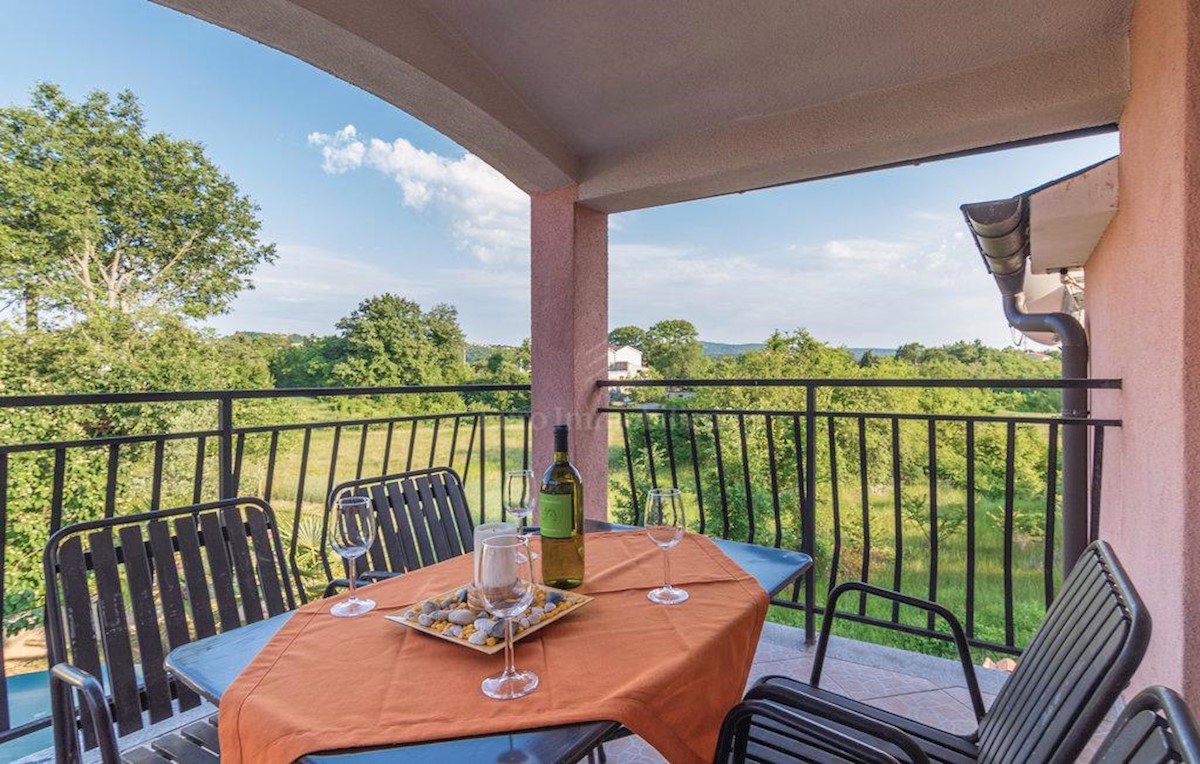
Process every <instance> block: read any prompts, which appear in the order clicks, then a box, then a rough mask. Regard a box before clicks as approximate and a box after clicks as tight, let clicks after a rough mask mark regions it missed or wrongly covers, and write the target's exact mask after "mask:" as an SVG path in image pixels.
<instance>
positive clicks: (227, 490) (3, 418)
mask: <svg viewBox="0 0 1200 764" xmlns="http://www.w3.org/2000/svg"><path fill="white" fill-rule="evenodd" d="M598 384H600V385H601V386H609V387H633V386H647V385H648V386H660V387H671V388H676V389H696V388H699V387H703V386H722V387H728V388H732V389H745V388H754V387H763V386H783V387H792V388H795V389H796V390H799V391H803V399H804V401H805V403H806V404H807V405H805V406H800V407H796V408H794V409H793V408H787V409H772V408H766V407H764V408H750V407H745V408H724V407H720V408H688V407H687V400H686V398H684V399H676V400H673V401H670V402H668V403H667V404H666V405H665V406H664V407H658V408H647V407H636V408H630V407H626V408H615V407H614V408H605V409H602V411H603V412H607V413H608V416H609V417H610V418H611V419H612V420H613V425H614V426H613V427H611V428H610V444H611V445H610V470H609V471H610V474H609V476H608V480H609V486H610V491H609V493H610V501H609V505H610V516H611V517H612V518H613V519H615V520H629V521H637V520H638V519H640V512H641V502H642V500H641V496H642V495H643V493H644V491H645V490H646V489H647V488H648V487H649V486H650V485H651V484H659V485H665V484H667V483H668V482H669V483H670V484H672V485H677V486H679V487H681V488H683V489H684V490H685V491H686V492H688V493H689V494H690V495H691V498H690V499H689V501H690V502H692V503H693V510H694V512H693V517H694V521H693V526H694V527H695V529H696V530H698V531H701V532H704V533H709V534H712V535H720V536H724V537H726V538H734V539H737V540H745V541H750V542H751V543H758V544H766V545H771V546H782V547H788V548H794V549H800V550H803V551H806V552H808V553H810V554H812V555H813V556H814V559H816V561H817V573H816V575H814V576H809V577H808V578H807V580H806V581H805V582H804V583H803V584H798V585H797V587H796V588H794V589H793V590H792V591H791V592H790V593H789V594H788V595H787V596H783V597H781V598H779V599H777V600H776V601H775V604H776V605H779V606H782V607H783V608H785V609H786V610H787V611H796V612H797V613H798V614H799V616H800V617H801V618H803V619H804V620H806V622H807V624H808V625H809V626H810V627H811V624H812V620H813V617H814V615H815V614H817V613H820V612H822V611H821V603H822V602H823V599H824V593H825V591H826V590H827V587H829V586H832V585H833V583H834V582H835V581H838V580H844V579H846V578H859V577H862V578H867V579H870V580H872V581H876V582H880V583H884V584H886V585H892V586H895V587H896V588H900V589H903V590H905V591H909V592H913V593H917V594H920V595H922V596H932V597H933V598H935V599H938V600H939V601H941V602H943V603H944V604H947V605H948V606H949V607H951V608H952V609H955V610H957V611H958V612H959V613H961V614H963V615H964V617H965V620H966V623H967V624H968V627H967V628H968V630H969V634H970V635H971V639H972V641H973V643H974V644H975V645H977V646H980V647H983V648H986V649H994V650H997V651H1002V652H1003V651H1007V652H1018V651H1019V648H1020V646H1021V645H1023V644H1024V640H1025V639H1027V638H1028V633H1029V630H1030V629H1031V628H1032V627H1028V628H1026V626H1025V624H1027V623H1029V622H1030V621H1031V620H1032V622H1033V623H1035V624H1036V622H1037V620H1038V619H1039V617H1040V614H1041V612H1042V611H1043V610H1044V607H1045V605H1046V604H1047V603H1048V602H1049V601H1050V599H1051V598H1052V597H1053V594H1054V588H1055V586H1056V585H1057V583H1058V580H1059V573H1058V571H1059V569H1060V567H1061V566H1060V564H1059V562H1060V559H1059V558H1060V556H1061V551H1060V550H1061V530H1060V528H1061V520H1062V518H1061V516H1060V513H1059V511H1058V505H1059V502H1060V500H1061V493H1062V492H1061V488H1060V479H1059V472H1060V468H1059V465H1060V464H1061V459H1060V458H1059V456H1058V454H1059V451H1060V450H1061V448H1060V441H1061V437H1060V434H1061V433H1062V432H1063V429H1064V428H1066V427H1086V428H1088V430H1089V431H1090V432H1091V433H1092V434H1093V435H1092V461H1091V464H1092V470H1093V475H1092V477H1093V481H1092V485H1093V486H1094V487H1093V488H1092V492H1091V495H1090V497H1089V501H1090V506H1091V508H1092V510H1091V517H1090V519H1089V521H1088V522H1089V527H1090V532H1091V533H1093V534H1094V533H1095V532H1096V529H1097V525H1098V522H1099V506H1100V497H1099V490H1098V486H1099V485H1100V470H1101V467H1102V459H1103V437H1104V431H1105V430H1106V429H1107V428H1109V427H1112V426H1117V425H1119V424H1120V423H1119V422H1117V421H1112V420H1095V419H1088V420H1075V419H1064V418H1062V417H1056V416H1020V415H1009V414H989V415H976V414H962V413H945V414H942V413H927V412H894V413H878V412H871V411H865V410H864V411H858V410H846V408H845V407H838V406H834V405H828V406H826V405H823V404H822V403H821V402H822V401H825V400H826V399H827V398H829V395H828V393H829V391H831V390H838V389H850V388H852V387H859V388H868V387H873V386H888V385H893V386H910V387H922V388H937V387H1006V388H1024V387H1042V388H1055V387H1061V386H1062V385H1063V384H1064V383H1058V382H1047V381H1045V380H1039V381H1033V382H1015V381H1002V380H990V381H989V380H985V381H978V382H976V381H948V380H900V381H886V380H692V381H676V382H669V383H664V382H636V381H635V382H631V381H621V382H613V383H608V382H600V383H598ZM1066 384H1075V385H1081V386H1086V387H1088V388H1093V389H1095V388H1112V387H1117V386H1119V383H1117V382H1114V381H1105V380H1092V381H1086V382H1075V383H1066ZM528 393H529V387H528V386H526V385H468V386H441V387H393V388H353V389H320V390H251V391H217V392H186V393H118V394H97V395H49V396H21V397H9V398H0V524H2V525H3V526H4V530H5V535H4V540H3V541H2V542H0V567H2V568H3V570H4V579H3V582H2V583H0V596H2V597H3V600H4V603H5V623H6V625H8V626H10V627H12V628H14V629H15V628H17V627H18V626H19V625H32V624H34V623H36V621H37V620H38V619H39V616H40V611H39V608H40V603H41V568H40V556H41V549H42V547H43V545H44V543H45V540H46V538H47V537H48V536H49V534H50V533H52V532H53V531H54V530H57V529H58V528H59V527H62V526H63V525H66V524H70V523H73V522H77V521H80V520H85V519H92V518H97V517H105V516H113V515H116V514H129V513H134V512H140V511H145V510H148V509H154V508H158V507H167V506H176V505H181V504H189V503H194V502H199V501H206V500H211V499H215V498H218V497H220V496H230V495H238V494H253V495H258V496H261V497H263V498H265V499H267V500H268V501H270V502H272V503H273V504H274V505H275V507H276V509H277V511H278V514H279V517H280V522H281V526H283V527H282V529H281V530H282V532H283V535H284V537H285V543H286V548H287V551H288V554H289V556H290V558H291V560H292V562H293V563H294V564H295V565H296V567H297V568H298V569H299V570H300V572H301V575H302V578H303V579H304V584H305V586H306V587H307V588H309V589H310V591H313V592H316V591H319V590H320V589H321V588H322V587H323V584H324V576H323V573H322V571H321V569H320V567H319V563H318V562H317V558H316V556H315V545H316V543H317V538H318V534H319V527H320V525H319V520H320V512H321V511H322V509H323V505H324V501H325V498H326V496H327V495H328V492H329V490H330V488H332V487H333V486H334V485H335V484H336V483H337V482H339V481H342V480H346V479H350V478H355V477H362V476H369V475H372V474H386V473H388V472H395V471H402V470H407V469H416V468H420V467H427V466H434V465H448V466H451V467H453V468H454V469H456V470H458V471H459V473H460V474H461V475H462V477H463V479H464V482H465V485H466V488H467V493H468V496H469V497H470V500H471V502H472V504H473V508H474V510H475V511H476V512H477V513H478V519H479V520H480V521H483V520H486V519H496V518H499V517H501V516H502V510H501V501H500V496H501V491H502V483H503V473H504V471H505V470H506V469H513V468H514V467H517V466H520V467H528V466H529V459H530V423H529V413H528V410H527V405H526V402H527V400H528V398H527V396H528ZM506 397H507V398H508V400H506ZM512 399H516V400H512ZM414 412H415V413H414ZM368 414H369V415H370V416H367V415H368ZM955 441H957V442H960V444H961V447H959V446H954V445H952V442H955ZM1031 442H1036V443H1037V448H1036V449H1034V450H1036V451H1037V452H1038V453H1041V454H1043V455H1044V458H1042V460H1041V461H1039V462H1038V463H1037V464H1036V465H1034V466H1033V467H1030V465H1028V464H1025V463H1024V462H1023V461H1022V460H1023V459H1025V460H1027V459H1028V456H1029V453H1030V452H1031V451H1030V449H1031V446H1030V445H1029V444H1030V443H1031ZM920 444H924V445H923V446H921V445H920ZM921 465H924V466H923V467H922V466H921ZM1031 469H1033V470H1040V474H1041V475H1042V476H1043V481H1044V482H1043V483H1042V485H1041V488H1040V494H1039V495H1040V500H1039V502H1038V506H1039V507H1040V511H1039V512H1037V513H1036V515H1037V516H1036V517H1031V515H1030V512H1029V505H1030V501H1031V500H1030V498H1029V495H1028V494H1029V490H1028V489H1029V487H1028V486H1027V485H1024V483H1027V482H1028V480H1027V478H1028V474H1029V473H1030V470H1031ZM914 475H917V476H919V478H920V479H919V480H917V481H916V483H919V484H920V486H921V487H922V488H923V493H920V494H918V495H913V494H912V492H913V490H914V484H915V483H914ZM1023 481H1024V482H1023ZM885 519H886V523H884V520H885ZM1039 528H1040V533H1041V535H1040V536H1039V535H1038V534H1039ZM950 531H953V533H951V532H950ZM960 536H961V541H960V540H959V537H960ZM1030 539H1032V541H1031V540H1030ZM1031 545H1032V546H1031ZM1033 547H1036V548H1035V549H1034V548H1033ZM1031 549H1032V551H1031ZM1031 580H1036V586H1031V584H1030V581H1031ZM989 587H992V588H995V589H996V591H995V592H992V591H989ZM839 615H841V616H843V617H844V618H846V619H847V620H850V621H857V622H863V623H873V622H880V621H884V622H890V623H898V624H900V626H901V627H902V628H903V629H905V630H907V631H910V632H912V633H914V634H922V635H933V636H938V633H937V632H936V631H934V630H933V628H932V624H928V623H926V622H924V621H923V620H914V619H911V618H909V617H908V616H906V615H902V614H900V613H897V612H896V611H888V612H883V611H878V610H875V609H873V608H872V607H871V606H869V605H864V604H863V603H859V607H858V609H857V610H856V611H854V612H848V613H840V614H839ZM3 657H4V656H3V653H2V651H0V665H4V664H3V663H2V659H3ZM7 674H8V672H7V670H5V673H4V675H3V677H0V678H3V679H5V680H7ZM11 708H12V707H11V706H10V702H9V698H8V695H7V682H6V681H0V744H2V743H3V742H5V741H8V740H12V739H13V738H16V737H19V736H21V735H24V734H28V733H29V732H31V731H34V730H37V729H40V728H44V727H46V726H47V725H48V724H49V720H48V718H41V717H39V718H33V719H31V718H15V717H14V715H13V714H12V713H11V712H10V709H11Z"/></svg>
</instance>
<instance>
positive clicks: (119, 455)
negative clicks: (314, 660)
mask: <svg viewBox="0 0 1200 764" xmlns="http://www.w3.org/2000/svg"><path fill="white" fill-rule="evenodd" d="M528 393H529V386H528V385H463V386H442V387H391V388H344V389H320V390H303V389H291V390H236V391H214V392H180V393H114V394H95V395H46V396H13V397H8V398H0V525H3V527H4V531H5V533H4V539H3V540H0V568H2V569H3V571H4V577H3V580H2V581H0V598H2V599H3V601H4V603H5V606H4V620H5V624H6V627H9V628H10V630H16V629H17V628H20V626H22V625H26V626H33V625H36V624H37V623H38V622H39V621H40V620H41V611H40V608H41V603H42V596H43V586H42V573H41V550H42V548H43V547H44V546H45V543H46V540H47V538H48V537H49V535H50V534H51V533H53V532H54V531H56V530H58V529H59V528H60V527H62V526H64V525H68V524H71V523H75V522H79V521H82V520H89V519H96V518H99V517H112V516H114V515H117V514H133V513H136V512H144V511H147V510H153V509H158V508H160V507H171V506H179V505H185V504H192V503H198V502H201V501H210V500H214V499H217V498H219V497H222V496H237V495H242V494H251V495H256V496H261V497H263V498H265V499H266V500H267V501H269V502H271V503H272V504H273V505H274V506H275V508H276V510H277V512H278V516H279V519H280V525H281V531H282V534H283V536H284V543H285V548H286V550H287V553H288V556H289V558H290V560H291V562H292V563H293V565H295V567H296V568H297V570H299V571H300V574H301V578H302V580H303V583H304V585H305V588H306V589H307V590H309V591H310V592H311V593H315V592H320V591H321V590H322V589H323V588H324V584H325V576H324V572H323V571H322V570H321V568H320V564H319V562H318V558H317V556H316V553H315V550H316V545H317V543H318V539H319V533H320V517H321V514H320V513H321V512H322V511H323V508H324V504H325V498H326V496H328V494H329V491H330V489H332V488H333V486H334V485H335V484H336V483H337V482H339V481H341V480H346V479H349V478H352V477H355V478H357V477H362V476H364V475H372V474H375V475H382V474H388V473H389V472H399V471H404V470H409V469H417V468H421V467H428V466H433V465H435V464H436V465H449V466H451V467H453V468H454V469H456V470H457V471H458V472H459V473H460V475H461V476H462V478H463V481H464V486H465V487H466V489H467V495H468V496H469V497H470V500H471V502H472V505H473V509H475V510H476V511H477V512H478V518H479V521H481V522H482V521H483V520H484V519H485V518H488V517H491V518H493V519H495V518H496V517H499V516H501V515H502V510H501V506H500V505H501V501H500V496H501V491H502V486H503V475H504V471H505V470H506V469H514V468H516V466H521V467H528V464H529V454H530V448H529V437H530V432H529V413H528V411H507V410H498V409H495V408H487V407H485V406H484V404H483V403H482V402H480V401H478V400H476V399H479V398H482V397H485V396H487V395H489V394H490V395H491V397H492V398H495V397H497V396H496V395H495V394H508V395H510V396H517V397H523V398H525V399H526V400H527V396H528ZM468 405H470V406H471V410H463V409H464V408H467V407H468ZM423 407H432V408H442V409H445V411H444V412H440V413H421V414H410V413H397V414H395V415H391V416H370V417H366V416H355V415H353V412H354V410H355V409H357V410H359V411H363V412H372V413H373V412H377V411H379V410H381V409H382V410H387V409H392V410H407V411H412V410H419V409H421V408H423ZM525 408H527V406H526V407H525ZM347 409H349V410H350V411H349V415H347V413H348V412H347V411H346V410H347ZM313 415H316V416H319V417H320V419H319V420H312V419H307V418H306V417H307V416H313ZM60 432H61V434H60ZM68 432H69V433H70V435H71V436H69V437H62V435H65V434H66V433H68ZM30 434H32V435H33V436H34V437H33V438H29V436H30ZM39 436H40V437H39ZM56 436H57V437H56ZM74 436H78V437H74ZM22 438H29V439H28V440H22ZM0 666H3V667H4V668H3V673H2V674H0V680H3V681H0V744H3V743H5V742H7V741H9V740H13V739H14V738H17V737H20V736H22V735H26V734H29V733H31V732H34V731H36V730H38V729H42V728H45V727H46V726H48V725H49V723H50V720H49V717H48V716H40V717H38V718H32V719H31V718H14V714H13V708H14V706H13V704H11V703H10V699H9V697H8V682H7V679H8V674H9V670H8V667H7V664H5V663H4V653H3V647H2V645H0ZM43 710H44V711H46V713H47V714H48V712H49V709H48V707H47V708H45V709H43Z"/></svg>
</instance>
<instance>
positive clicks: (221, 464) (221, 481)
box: [217, 393, 234, 499]
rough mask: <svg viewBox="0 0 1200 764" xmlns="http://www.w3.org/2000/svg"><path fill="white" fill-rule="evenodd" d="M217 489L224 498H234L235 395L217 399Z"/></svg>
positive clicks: (226, 395) (224, 395)
mask: <svg viewBox="0 0 1200 764" xmlns="http://www.w3.org/2000/svg"><path fill="white" fill-rule="evenodd" d="M217 431H218V432H219V433H220V435H218V436H217V489H218V492H219V494H220V498H222V499H232V498H234V485H233V396H231V395H229V394H227V393H226V394H223V395H221V396H220V397H219V398H218V399H217Z"/></svg>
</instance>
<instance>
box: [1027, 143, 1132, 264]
mask: <svg viewBox="0 0 1200 764" xmlns="http://www.w3.org/2000/svg"><path fill="white" fill-rule="evenodd" d="M1117 159H1118V157H1112V158H1111V159H1106V160H1105V161H1103V162H1100V163H1099V164H1095V165H1092V166H1091V167H1088V168H1086V169H1084V170H1081V171H1080V172H1078V173H1075V174H1074V175H1069V176H1067V177H1065V178H1061V179H1059V180H1056V181H1054V182H1053V183H1049V184H1047V185H1045V186H1042V187H1041V188H1038V189H1035V190H1033V191H1031V192H1029V193H1028V195H1027V196H1028V198H1029V242H1030V266H1031V270H1032V272H1034V273H1052V272H1057V271H1059V270H1062V269H1063V268H1082V267H1083V266H1084V265H1086V264H1087V261H1088V258H1089V257H1090V256H1091V254H1092V250H1094V249H1095V248H1096V244H1097V243H1098V242H1099V241H1100V237H1101V236H1102V235H1104V230H1105V229H1106V228H1107V227H1108V223H1109V221H1111V220H1112V219H1113V216H1114V215H1116V214H1117Z"/></svg>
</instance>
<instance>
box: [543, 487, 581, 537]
mask: <svg viewBox="0 0 1200 764" xmlns="http://www.w3.org/2000/svg"><path fill="white" fill-rule="evenodd" d="M574 498H575V497H574V494H571V493H543V494H539V495H538V509H540V510H541V513H542V517H541V526H542V535H543V536H545V537H546V538H552V539H569V538H571V532H572V531H573V530H574V529H575V501H574Z"/></svg>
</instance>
